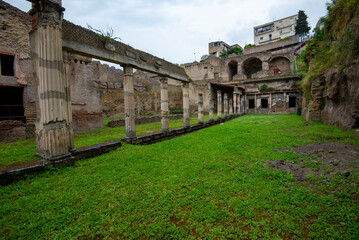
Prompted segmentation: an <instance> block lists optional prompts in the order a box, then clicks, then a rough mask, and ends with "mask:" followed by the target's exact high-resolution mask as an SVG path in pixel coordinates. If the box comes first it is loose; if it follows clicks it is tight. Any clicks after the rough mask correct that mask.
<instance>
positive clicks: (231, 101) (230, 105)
mask: <svg viewBox="0 0 359 240" xmlns="http://www.w3.org/2000/svg"><path fill="white" fill-rule="evenodd" d="M232 115H233V99H229V116H232Z"/></svg>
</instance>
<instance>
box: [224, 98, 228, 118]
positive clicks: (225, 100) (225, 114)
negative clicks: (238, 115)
mask: <svg viewBox="0 0 359 240" xmlns="http://www.w3.org/2000/svg"><path fill="white" fill-rule="evenodd" d="M223 108H224V109H223V113H224V118H227V117H228V95H227V93H225V94H224V95H223Z"/></svg>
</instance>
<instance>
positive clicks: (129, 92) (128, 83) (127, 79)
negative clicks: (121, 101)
mask: <svg viewBox="0 0 359 240" xmlns="http://www.w3.org/2000/svg"><path fill="white" fill-rule="evenodd" d="M123 72H124V78H123V91H124V96H125V131H126V138H135V137H136V123H135V90H134V87H133V68H132V67H131V66H127V65H125V66H123Z"/></svg>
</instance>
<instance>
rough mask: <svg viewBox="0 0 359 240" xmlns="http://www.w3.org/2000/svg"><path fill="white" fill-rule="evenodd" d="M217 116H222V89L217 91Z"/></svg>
mask: <svg viewBox="0 0 359 240" xmlns="http://www.w3.org/2000/svg"><path fill="white" fill-rule="evenodd" d="M217 118H218V119H221V118H222V91H221V90H218V91H217Z"/></svg>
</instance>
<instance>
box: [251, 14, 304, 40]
mask: <svg viewBox="0 0 359 240" xmlns="http://www.w3.org/2000/svg"><path fill="white" fill-rule="evenodd" d="M297 19H298V14H296V15H292V16H289V17H286V18H282V19H279V20H275V21H273V22H269V23H265V24H262V25H259V26H256V27H254V28H253V29H254V44H255V45H262V44H267V43H271V42H277V41H279V40H281V39H283V38H287V37H292V36H294V35H295V26H296V23H297Z"/></svg>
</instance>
